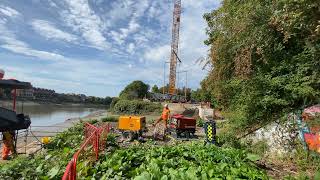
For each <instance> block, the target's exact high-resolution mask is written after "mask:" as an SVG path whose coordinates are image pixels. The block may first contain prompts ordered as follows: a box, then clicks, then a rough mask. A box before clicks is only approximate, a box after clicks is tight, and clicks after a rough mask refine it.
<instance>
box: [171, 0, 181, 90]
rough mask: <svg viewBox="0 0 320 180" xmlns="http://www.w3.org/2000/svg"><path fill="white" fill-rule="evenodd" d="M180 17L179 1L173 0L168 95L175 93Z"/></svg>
mask: <svg viewBox="0 0 320 180" xmlns="http://www.w3.org/2000/svg"><path fill="white" fill-rule="evenodd" d="M180 17H181V0H174V9H173V21H172V42H171V56H170V75H169V94H171V95H173V94H175V92H176V75H177V60H179V61H180V62H181V60H180V59H179V57H178V48H179V47H178V46H179V31H180Z"/></svg>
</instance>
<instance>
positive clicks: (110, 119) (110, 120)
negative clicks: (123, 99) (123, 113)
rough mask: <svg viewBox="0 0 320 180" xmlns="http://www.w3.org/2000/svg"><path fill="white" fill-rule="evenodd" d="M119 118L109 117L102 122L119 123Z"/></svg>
mask: <svg viewBox="0 0 320 180" xmlns="http://www.w3.org/2000/svg"><path fill="white" fill-rule="evenodd" d="M118 118H119V117H118V116H107V117H104V118H102V119H101V121H102V122H118Z"/></svg>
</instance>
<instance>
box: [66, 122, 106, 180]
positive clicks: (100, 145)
mask: <svg viewBox="0 0 320 180" xmlns="http://www.w3.org/2000/svg"><path fill="white" fill-rule="evenodd" d="M109 131H110V124H104V125H101V126H99V127H96V126H94V125H92V124H89V123H86V124H85V128H84V136H85V139H84V142H83V143H82V144H81V147H80V149H79V150H78V151H77V152H76V153H75V154H74V155H73V158H72V159H71V161H70V162H69V163H68V165H67V167H66V171H65V172H64V175H63V177H62V179H63V180H76V178H77V161H78V159H79V156H80V155H89V157H90V154H87V153H93V155H94V157H95V160H98V158H99V152H100V151H102V150H104V148H105V143H106V138H107V136H108V133H109ZM86 158H87V157H86Z"/></svg>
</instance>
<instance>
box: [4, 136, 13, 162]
mask: <svg viewBox="0 0 320 180" xmlns="http://www.w3.org/2000/svg"><path fill="white" fill-rule="evenodd" d="M2 135H3V136H2V137H3V147H2V159H3V160H8V159H9V156H10V154H12V153H13V152H14V145H13V138H14V132H13V131H12V132H3V133H2Z"/></svg>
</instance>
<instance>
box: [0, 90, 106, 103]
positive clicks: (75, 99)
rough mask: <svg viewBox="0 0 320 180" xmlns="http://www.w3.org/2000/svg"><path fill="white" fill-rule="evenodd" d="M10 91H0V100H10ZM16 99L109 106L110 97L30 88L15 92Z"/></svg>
mask: <svg viewBox="0 0 320 180" xmlns="http://www.w3.org/2000/svg"><path fill="white" fill-rule="evenodd" d="M12 93H13V92H12V90H10V89H0V99H3V100H10V99H12V97H13V96H12ZM17 99H18V100H25V101H35V102H46V103H79V104H96V105H107V106H109V105H110V103H111V102H112V97H109V96H107V97H105V98H101V97H95V96H86V95H84V94H64V93H57V92H55V91H54V90H51V89H42V88H32V89H27V90H17Z"/></svg>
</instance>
